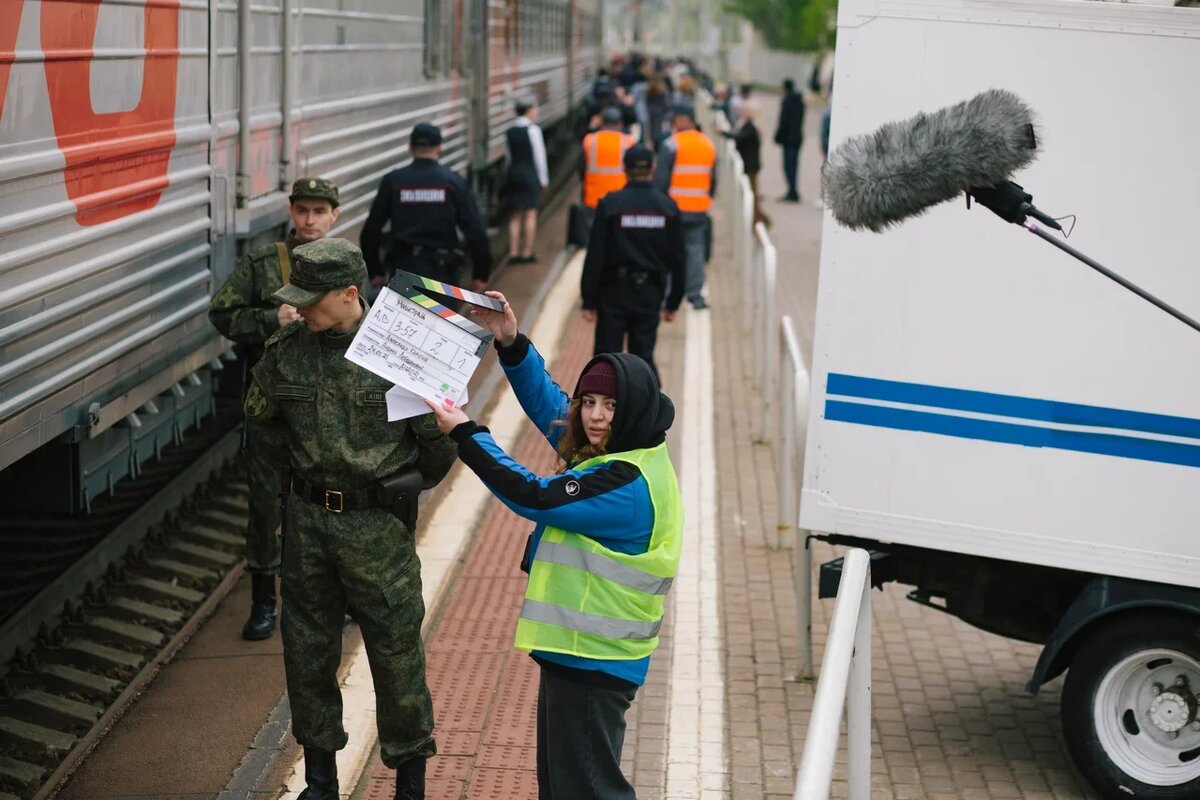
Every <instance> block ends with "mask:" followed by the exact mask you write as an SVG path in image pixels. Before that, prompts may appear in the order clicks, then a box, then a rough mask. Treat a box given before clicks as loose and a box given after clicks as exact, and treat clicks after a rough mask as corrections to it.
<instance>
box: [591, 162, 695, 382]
mask: <svg viewBox="0 0 1200 800" xmlns="http://www.w3.org/2000/svg"><path fill="white" fill-rule="evenodd" d="M624 163H625V169H626V171H627V172H632V173H637V172H638V171H643V172H645V173H646V177H644V178H634V177H630V179H629V182H628V183H627V184H626V185H625V188H623V189H620V190H618V191H615V192H610V193H609V194H607V195H605V196H604V197H603V198H601V200H600V202H599V203H598V204H597V206H596V218H595V221H594V222H593V223H592V231H591V238H590V241H589V242H588V251H587V259H586V260H585V261H584V265H583V280H582V287H581V289H582V294H583V308H584V309H585V310H594V311H596V312H597V316H596V339H595V348H594V352H595V353H596V354H600V353H619V352H621V351H622V350H624V349H626V347H625V345H626V340H627V339H628V348H627V349H628V351H629V352H630V353H632V354H634V355H637V356H641V357H642V358H644V359H645V360H646V361H647V362H648V363H649V364H650V366H651V368H652V369H654V370H655V375H657V374H658V371H657V368H656V367H655V366H654V344H655V340H656V339H657V336H658V322H659V314H660V312H661V311H662V310H664V308H665V310H667V311H670V312H674V311H676V310H677V309H678V308H679V304H680V303H681V302H682V300H683V292H684V284H685V280H686V275H687V258H686V254H685V250H684V245H683V223H682V219H681V217H680V213H679V207H678V206H677V205H676V204H675V201H674V200H672V199H671V198H670V197H668V196H667V195H666V194H665V193H664V192H662V191H660V190H658V189H656V188H655V187H654V186H653V184H652V183H651V182H650V179H649V170H651V169H652V168H653V165H654V153H653V152H651V150H650V149H649V148H647V147H645V146H644V145H640V144H638V145H634V146H633V147H631V148H629V149H628V150H626V151H625V156H624ZM668 287H669V289H668ZM664 301H665V305H664Z"/></svg>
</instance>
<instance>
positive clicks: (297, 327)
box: [264, 319, 304, 347]
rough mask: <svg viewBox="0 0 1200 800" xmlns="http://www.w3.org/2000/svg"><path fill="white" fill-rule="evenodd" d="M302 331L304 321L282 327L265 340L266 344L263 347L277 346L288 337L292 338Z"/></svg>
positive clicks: (300, 320) (299, 320)
mask: <svg viewBox="0 0 1200 800" xmlns="http://www.w3.org/2000/svg"><path fill="white" fill-rule="evenodd" d="M302 330H304V320H302V319H298V320H296V321H295V322H290V323H288V324H287V325H284V326H283V327H282V328H280V329H279V330H277V331H275V332H274V333H272V334H271V338H269V339H267V342H266V344H265V345H264V346H265V347H272V346H274V345H277V344H279V343H280V342H282V341H283V340H284V339H287V338H288V337H290V336H294V335H296V334H297V333H299V332H300V331H302Z"/></svg>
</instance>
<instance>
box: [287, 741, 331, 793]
mask: <svg viewBox="0 0 1200 800" xmlns="http://www.w3.org/2000/svg"><path fill="white" fill-rule="evenodd" d="M304 781H305V783H307V784H308V788H307V789H305V790H304V791H303V792H301V793H300V797H299V798H297V800H338V779H337V753H331V752H330V751H328V750H318V749H317V748H315V747H306V748H304Z"/></svg>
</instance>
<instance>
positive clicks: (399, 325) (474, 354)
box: [346, 272, 504, 420]
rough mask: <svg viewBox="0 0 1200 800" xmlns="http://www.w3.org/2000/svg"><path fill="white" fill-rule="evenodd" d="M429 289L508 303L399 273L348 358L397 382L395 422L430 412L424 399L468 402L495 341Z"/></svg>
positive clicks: (487, 303) (391, 404)
mask: <svg viewBox="0 0 1200 800" xmlns="http://www.w3.org/2000/svg"><path fill="white" fill-rule="evenodd" d="M427 293H436V294H440V295H443V296H445V297H449V298H455V299H458V300H462V301H464V302H467V303H470V304H472V305H476V306H480V307H481V308H488V309H491V310H493V311H503V310H504V304H503V303H501V302H499V301H497V300H493V299H492V298H490V297H488V296H487V295H483V294H479V293H478V292H472V291H468V290H467V289H462V288H460V287H458V286H452V285H450V284H448V283H442V282H441V281H435V280H431V279H429V278H423V277H421V276H420V275H413V274H411V273H408V272H398V273H396V276H395V277H393V278H392V280H391V282H390V283H389V284H388V285H387V287H386V288H384V289H383V290H382V291H381V292H380V293H379V297H377V298H376V300H375V304H374V305H372V306H371V310H370V311H369V312H368V313H367V316H366V318H365V319H364V320H363V322H362V325H361V326H360V327H359V329H358V333H357V334H356V335H355V337H354V341H353V342H351V344H350V348H349V349H348V350H347V351H346V358H347V359H349V360H350V361H352V362H353V363H355V364H358V365H359V366H360V367H362V368H363V369H367V370H370V371H371V372H373V373H375V374H376V375H379V376H380V377H382V378H385V379H386V380H389V381H391V382H392V383H394V384H395V387H394V388H393V389H391V390H389V391H388V393H387V395H388V419H391V420H396V419H404V418H406V417H412V416H416V415H418V414H426V413H429V409H428V408H427V407H426V406H425V404H424V403H423V402H422V399H425V400H432V401H433V402H435V403H442V402H444V401H445V400H447V399H449V400H450V401H451V402H452V403H453V404H454V405H456V406H460V405H462V404H464V403H465V402H466V401H467V383H468V382H469V381H470V380H471V376H472V375H473V374H474V373H475V369H476V368H477V367H478V366H479V361H480V359H482V358H483V355H484V353H486V352H487V348H488V345H489V344H490V343H491V341H492V335H491V333H489V332H488V331H487V329H485V328H482V327H480V326H479V325H476V324H475V323H474V322H472V321H471V320H469V319H467V318H466V317H464V316H462V315H461V314H459V313H458V312H456V311H454V310H452V309H450V308H447V307H446V306H445V305H443V304H442V303H440V302H438V301H437V300H434V299H433V298H431V297H429V294H427Z"/></svg>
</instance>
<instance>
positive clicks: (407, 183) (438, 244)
mask: <svg viewBox="0 0 1200 800" xmlns="http://www.w3.org/2000/svg"><path fill="white" fill-rule="evenodd" d="M408 148H409V152H410V153H411V154H412V158H413V160H412V163H411V164H409V165H408V166H406V167H402V168H401V169H397V170H393V171H392V172H389V173H388V174H387V175H384V176H383V180H382V181H380V183H379V191H378V193H377V194H376V195H375V201H374V202H373V203H371V211H370V213H369V214H368V215H367V221H366V222H364V223H363V229H362V235H361V237H360V241H361V242H362V250H363V256H364V257H365V259H366V262H367V271H368V273H369V274H370V276H371V282H372V283H373V284H374V285H376V286H383V285H384V284H386V283H387V282H388V280H390V279H391V276H392V273H393V272H394V271H395V270H398V269H400V270H404V271H406V272H412V273H415V274H417V275H423V276H425V277H427V278H433V279H434V280H439V281H443V282H445V283H452V284H457V283H458V282H459V280H458V274H459V271H460V270H461V269H462V267H463V263H464V254H463V251H462V249H461V246H460V244H459V233H460V232H461V234H462V236H463V239H464V241H465V243H466V251H467V253H469V254H470V256H471V270H472V275H473V279H472V281H471V286H472V288H473V289H475V290H477V291H478V290H480V289H482V288H484V287H485V286H487V279H488V276H489V275H490V274H491V271H492V251H491V243H490V242H489V241H488V236H487V228H486V227H485V226H484V224H483V218H482V217H481V216H480V215H479V207H478V206H477V205H476V203H475V197H474V195H473V194H472V193H471V189H470V187H468V186H467V182H466V181H465V180H464V179H463V177H462V176H461V175H459V174H458V173H456V172H454V171H452V170H450V169H447V168H446V167H444V166H442V165H441V164H440V163H438V159H440V158H441V156H442V131H441V129H440V128H438V127H437V126H436V125H433V124H431V123H428V122H418V123H417V124H416V125H414V126H413V129H412V134H411V135H410V136H409V144H408ZM385 226H387V227H388V228H389V232H388V240H387V241H388V246H387V252H386V254H385V253H383V252H382V250H383V244H384V234H383V229H384V227H385Z"/></svg>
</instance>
